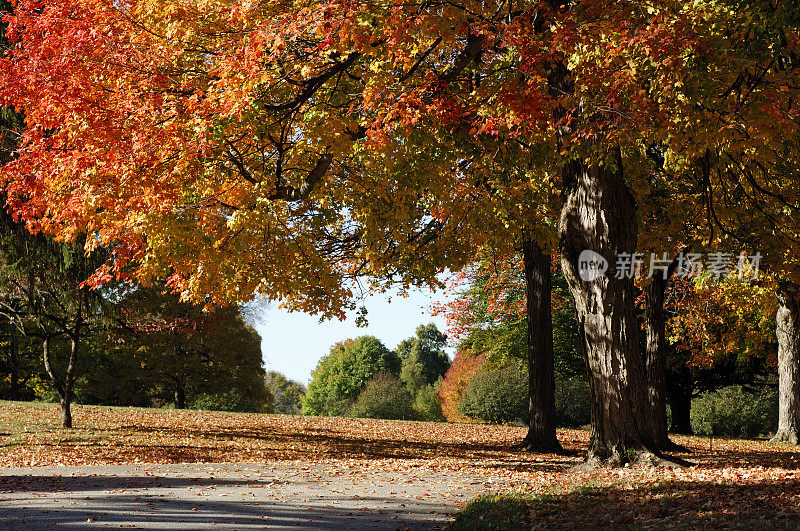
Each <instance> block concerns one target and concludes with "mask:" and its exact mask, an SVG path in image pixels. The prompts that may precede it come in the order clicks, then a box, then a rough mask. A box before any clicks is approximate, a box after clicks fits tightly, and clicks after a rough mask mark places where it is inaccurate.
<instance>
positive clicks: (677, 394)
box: [667, 365, 692, 435]
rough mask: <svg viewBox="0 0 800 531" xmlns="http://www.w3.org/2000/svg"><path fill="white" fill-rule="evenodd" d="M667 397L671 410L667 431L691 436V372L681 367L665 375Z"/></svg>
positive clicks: (685, 367) (687, 368)
mask: <svg viewBox="0 0 800 531" xmlns="http://www.w3.org/2000/svg"><path fill="white" fill-rule="evenodd" d="M667 395H668V397H669V407H670V409H671V410H672V424H671V425H670V427H669V431H671V432H672V433H680V434H683V435H691V434H692V417H691V414H692V371H691V369H689V367H687V366H685V365H683V366H681V368H680V369H678V370H677V371H670V372H668V373H667Z"/></svg>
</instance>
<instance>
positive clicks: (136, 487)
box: [0, 461, 493, 529]
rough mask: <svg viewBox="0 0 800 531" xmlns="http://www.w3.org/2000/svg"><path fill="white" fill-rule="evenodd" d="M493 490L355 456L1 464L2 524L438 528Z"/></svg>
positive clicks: (471, 480)
mask: <svg viewBox="0 0 800 531" xmlns="http://www.w3.org/2000/svg"><path fill="white" fill-rule="evenodd" d="M491 490H493V489H492V484H491V483H490V482H487V480H486V478H478V477H474V476H472V477H470V476H467V475H463V474H459V475H455V476H454V475H453V474H450V473H446V472H430V471H428V470H426V469H424V468H420V469H419V471H418V473H413V474H411V473H401V472H397V471H391V470H380V469H379V470H375V469H374V468H368V467H367V466H366V465H364V466H359V465H358V464H357V463H356V464H349V465H343V464H310V463H304V462H294V461H287V462H275V463H266V464H254V463H248V464H176V465H137V466H130V465H116V466H89V467H53V468H44V467H43V468H0V529H26V528H28V529H31V528H33V529H37V528H50V527H51V526H53V527H56V528H57V529H87V528H100V527H113V528H118V527H132V528H145V529H200V528H204V529H205V528H209V527H220V528H224V529H249V528H263V527H265V526H269V527H270V528H293V529H320V528H322V529H325V528H339V529H341V528H345V529H374V528H380V529H409V528H410V529H441V528H443V527H445V526H446V525H447V524H448V523H449V522H450V521H452V517H453V514H454V513H455V512H456V511H457V510H458V508H459V506H460V505H461V504H463V503H465V502H467V501H469V500H470V499H471V498H473V497H475V496H477V495H478V494H481V493H483V492H488V491H491Z"/></svg>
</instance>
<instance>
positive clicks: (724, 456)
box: [0, 402, 800, 529]
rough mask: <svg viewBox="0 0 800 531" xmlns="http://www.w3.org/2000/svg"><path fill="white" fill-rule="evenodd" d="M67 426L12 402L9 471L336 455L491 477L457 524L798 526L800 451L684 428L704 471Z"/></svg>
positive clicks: (482, 444)
mask: <svg viewBox="0 0 800 531" xmlns="http://www.w3.org/2000/svg"><path fill="white" fill-rule="evenodd" d="M73 418H74V422H75V426H76V427H75V428H74V429H71V430H64V429H61V428H60V427H59V425H58V423H59V409H58V407H57V406H56V405H54V404H42V403H20V402H0V467H19V466H53V465H87V464H131V463H182V462H202V463H211V462H228V463H243V462H259V463H263V462H270V461H277V460H293V461H302V462H307V463H309V464H311V463H315V462H329V463H335V464H338V465H341V466H343V467H359V468H361V469H363V468H364V467H367V468H368V467H376V468H378V467H379V468H380V469H381V470H387V469H391V470H395V471H398V472H401V473H403V474H408V475H409V476H415V477H417V478H424V477H425V474H426V473H428V472H431V471H435V472H438V473H440V475H442V474H441V473H444V474H443V475H444V476H445V477H446V476H447V475H452V476H453V477H455V476H457V475H463V474H470V475H474V476H476V477H479V478H485V479H484V480H481V481H480V482H479V483H477V485H478V486H477V487H476V488H475V494H476V495H477V494H483V496H481V497H478V498H476V499H475V500H473V501H472V502H470V503H468V504H466V505H465V506H464V507H463V508H461V509H462V510H461V512H460V514H459V516H458V518H457V519H456V521H455V523H454V524H453V525H454V529H518V528H526V529H530V528H550V527H556V528H563V527H578V528H581V527H582V528H607V529H612V528H628V529H641V528H656V529H662V528H673V527H678V528H687V529H701V528H727V527H745V528H752V527H760V528H765V529H784V528H786V529H789V528H796V525H797V524H796V523H797V522H798V521H800V448H798V447H797V446H793V445H788V444H778V443H775V444H773V443H769V442H767V441H752V440H739V439H722V438H715V439H714V445H713V448H710V447H709V444H708V439H707V438H705V437H678V436H676V437H674V440H675V442H677V443H679V444H681V445H683V446H685V447H686V448H687V449H688V452H686V453H683V454H679V456H680V457H682V458H684V459H687V460H689V461H691V462H692V463H694V464H693V466H691V467H688V468H682V469H666V468H664V469H659V468H647V467H640V466H630V467H626V468H617V469H597V470H588V471H583V470H581V471H576V470H573V466H574V465H576V464H578V463H580V462H581V460H582V457H583V455H585V450H586V446H587V443H588V432H586V431H582V430H559V432H558V436H559V440H560V441H561V443H562V445H563V446H564V448H565V449H566V450H567V451H568V452H570V453H569V454H568V455H554V454H530V453H525V452H520V451H518V450H517V449H516V448H515V444H516V443H517V442H519V441H520V440H521V439H522V437H523V436H524V434H525V428H523V427H515V426H488V425H479V424H447V423H432V422H431V423H429V422H412V421H387V420H368V419H344V418H319V417H300V416H281V415H259V414H246V413H218V412H207V411H187V410H174V409H140V408H113V407H95V406H76V407H75V409H74V411H73Z"/></svg>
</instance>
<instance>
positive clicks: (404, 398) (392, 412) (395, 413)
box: [348, 371, 418, 420]
mask: <svg viewBox="0 0 800 531" xmlns="http://www.w3.org/2000/svg"><path fill="white" fill-rule="evenodd" d="M348 416H350V417H359V418H372V419H399V420H403V419H404V420H416V419H417V418H418V415H417V412H416V411H415V410H414V406H413V399H412V398H411V393H409V392H408V389H406V387H405V386H404V385H403V382H401V381H400V379H399V378H398V377H397V376H395V375H393V374H391V373H388V372H385V371H382V372H379V373H377V374H376V375H375V376H373V377H372V378H371V379H370V380H369V381H368V382H367V384H366V385H365V386H364V389H362V390H361V393H359V395H358V398H357V399H356V401H355V402H354V403H353V406H352V407H351V408H350V411H349V413H348Z"/></svg>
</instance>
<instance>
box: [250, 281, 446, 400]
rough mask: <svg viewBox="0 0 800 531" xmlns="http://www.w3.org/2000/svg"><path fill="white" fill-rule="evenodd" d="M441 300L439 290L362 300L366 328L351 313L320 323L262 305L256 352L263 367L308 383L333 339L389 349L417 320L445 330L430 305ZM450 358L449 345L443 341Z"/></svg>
mask: <svg viewBox="0 0 800 531" xmlns="http://www.w3.org/2000/svg"><path fill="white" fill-rule="evenodd" d="M445 300H446V294H444V293H443V292H441V291H439V292H437V293H431V292H430V291H428V290H411V291H410V292H409V296H408V297H405V298H404V297H400V296H397V295H396V294H395V293H394V292H392V293H387V294H377V295H372V296H370V297H368V298H367V299H366V301H365V306H366V308H367V312H368V313H367V320H368V321H369V326H367V327H365V328H359V327H357V326H356V324H355V322H356V313H355V312H351V313H349V314H348V317H347V319H346V320H345V321H339V320H336V319H334V320H332V321H324V322H322V323H320V322H319V317H316V316H313V315H308V314H304V313H298V312H294V313H290V312H287V311H286V310H282V309H280V308H279V307H278V305H277V304H273V305H269V306H266V305H265V306H264V307H262V308H261V309H260V311H259V316H258V319H257V321H256V322H255V323H254V326H255V328H256V330H258V333H259V334H261V351H262V354H263V357H264V366H265V368H266V370H268V371H278V372H281V373H283V374H284V375H285V376H286V377H287V378H289V379H291V380H295V381H298V382H300V383H302V384H303V385H308V382H309V380H310V379H311V372H312V371H313V370H314V368H315V367H316V366H317V362H318V361H319V360H320V358H322V357H323V356H325V355H326V354H328V352H329V351H330V348H331V346H332V345H333V344H334V343H336V342H337V341H341V340H344V339H348V338H356V337H359V336H365V335H371V336H375V337H377V338H378V339H380V340H381V341H382V342H383V344H384V345H386V346H387V347H388V348H390V349H394V348H395V347H396V346H397V345H398V344H399V343H400V342H401V341H402V340H404V339H406V338H408V337H411V336H413V335H414V331H415V330H416V328H417V327H418V326H419V325H421V324H428V323H435V324H436V326H437V327H438V328H439V330H441V331H442V332H445V331H446V329H447V327H446V322H445V318H444V316H443V315H439V316H433V315H431V306H432V305H433V304H434V303H436V302H443V301H445ZM448 353H449V354H450V357H452V356H453V347H452V345H448Z"/></svg>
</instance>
